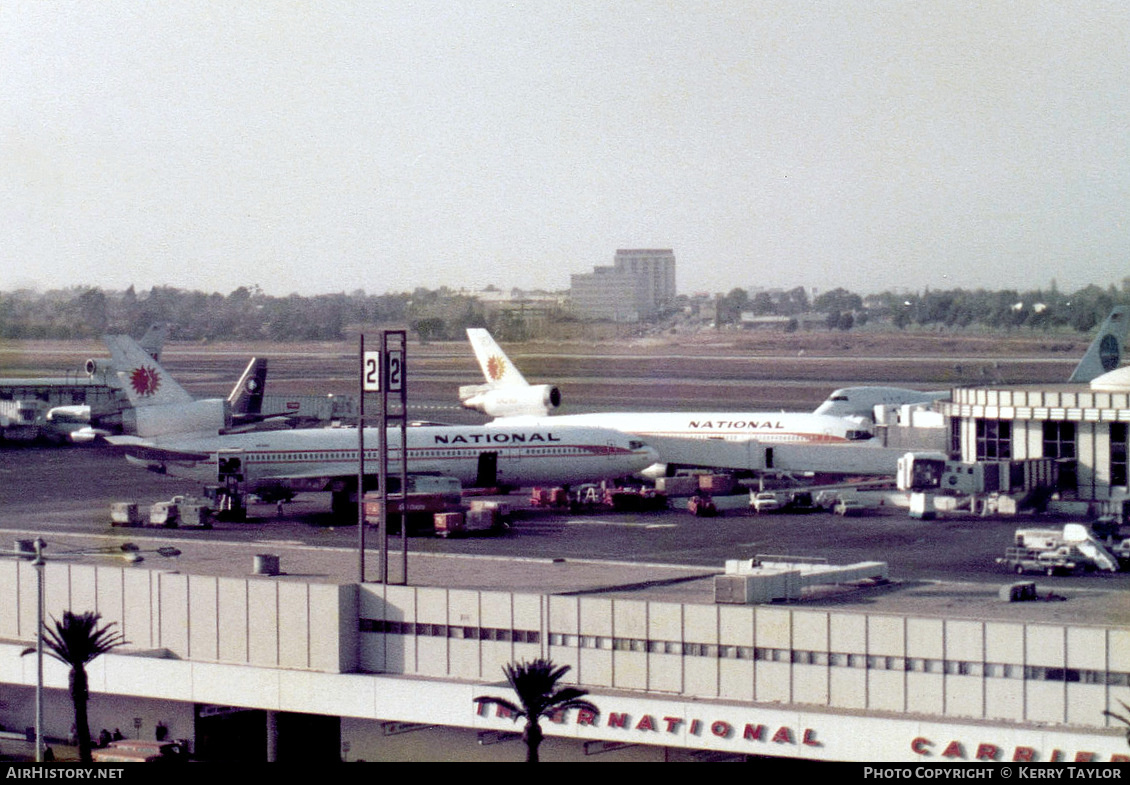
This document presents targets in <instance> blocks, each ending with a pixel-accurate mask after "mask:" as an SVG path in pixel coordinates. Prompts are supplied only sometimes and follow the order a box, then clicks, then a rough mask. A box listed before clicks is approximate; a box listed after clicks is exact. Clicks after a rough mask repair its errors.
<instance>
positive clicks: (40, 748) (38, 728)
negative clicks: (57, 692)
mask: <svg viewBox="0 0 1130 785" xmlns="http://www.w3.org/2000/svg"><path fill="white" fill-rule="evenodd" d="M18 544H19V545H21V546H24V547H20V548H17V549H16V550H14V551H0V555H6V556H15V557H17V558H20V559H26V558H27V557H28V555H29V554H28V551H27V549H26V541H20V543H18ZM46 546H47V543H46V542H44V541H43V538H42V537H36V538H35V540H33V541H32V547H33V549H34V556H33V558H32V561H31V566H32V567H34V568H35V762H36V763H42V762H43V753H44V746H45V745H44V743H43V568H44V567H45V566H46V564H47V560H46V559H45V558H43V549H44V548H45V547H46ZM144 552H145V553H156V554H158V555H160V556H164V557H166V558H171V557H174V556H180V551H179V550H177V549H176V548H171V547H163V548H155V549H153V550H149V551H144ZM141 553H142V551H141V549H140V548H138V547H137V546H136V545H134V544H133V543H132V542H127V543H122V545H120V546H118V547H116V548H112V547H111V548H99V549H96V550H86V551H84V550H77V551H63V552H61V553H60V554H59V555H60V556H75V557H77V556H116V555H120V556H121V557H122V558H123V559H125V560H126V561H128V562H130V563H131V564H136V563H137V562H140V561H142V559H143V557H142V556H141ZM30 653H31V652H30V650H29V651H25V652H24V654H30Z"/></svg>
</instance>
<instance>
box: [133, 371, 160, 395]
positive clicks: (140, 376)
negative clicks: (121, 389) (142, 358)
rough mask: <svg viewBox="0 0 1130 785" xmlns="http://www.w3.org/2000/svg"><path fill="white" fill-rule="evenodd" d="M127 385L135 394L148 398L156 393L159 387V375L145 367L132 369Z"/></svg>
mask: <svg viewBox="0 0 1130 785" xmlns="http://www.w3.org/2000/svg"><path fill="white" fill-rule="evenodd" d="M129 384H130V387H132V388H133V391H134V392H135V393H137V394H138V395H141V396H144V397H148V396H150V395H153V394H154V393H155V392H157V389H158V388H159V387H160V386H161V374H159V373H157V371H156V370H155V369H153V368H148V367H145V366H142V367H141V368H134V369H133V370H132V371H131V372H130V375H129Z"/></svg>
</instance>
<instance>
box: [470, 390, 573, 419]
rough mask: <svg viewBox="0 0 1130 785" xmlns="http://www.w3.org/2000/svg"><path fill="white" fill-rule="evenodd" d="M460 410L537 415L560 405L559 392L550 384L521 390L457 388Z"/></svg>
mask: <svg viewBox="0 0 1130 785" xmlns="http://www.w3.org/2000/svg"><path fill="white" fill-rule="evenodd" d="M459 399H460V402H461V403H462V404H463V406H464V407H466V408H468V409H474V410H475V411H479V412H482V413H483V414H487V415H490V416H491V417H515V416H519V415H535V416H540V415H543V414H549V413H550V412H551V411H553V410H554V409H556V408H557V407H559V406H560V405H561V391H560V390H558V389H557V388H556V387H555V386H553V385H552V384H533V385H528V386H525V387H517V386H516V387H488V386H486V385H476V386H471V387H460V388H459Z"/></svg>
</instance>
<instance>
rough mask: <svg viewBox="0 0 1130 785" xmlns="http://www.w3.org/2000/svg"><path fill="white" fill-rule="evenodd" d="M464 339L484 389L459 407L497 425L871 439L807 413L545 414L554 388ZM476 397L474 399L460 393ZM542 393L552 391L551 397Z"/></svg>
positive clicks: (762, 438)
mask: <svg viewBox="0 0 1130 785" xmlns="http://www.w3.org/2000/svg"><path fill="white" fill-rule="evenodd" d="M467 338H468V340H470V342H471V346H472V348H473V349H474V350H475V357H476V358H477V359H478V361H479V366H480V367H481V368H482V371H483V376H484V377H485V378H486V380H487V384H486V385H485V386H478V387H464V388H460V389H461V396H460V397H461V399H462V402H463V405H464V406H466V407H467V408H469V409H475V410H477V411H481V412H483V413H484V414H489V415H492V416H494V417H496V418H498V419H496V420H494V423H495V424H501V423H511V424H514V423H523V424H526V425H531V424H540V425H550V424H552V425H555V426H560V425H580V426H585V427H588V428H615V429H617V430H620V431H623V432H624V433H630V434H635V435H637V436H641V437H643V438H645V439H646V438H647V437H649V436H657V437H665V438H676V439H722V440H725V441H749V440H756V441H759V442H764V443H767V444H780V443H790V444H839V443H843V442H857V443H858V442H861V441H865V440H867V439H870V438H871V437H872V433H871V431H870V430H869V429H868V428H866V427H865V426H863V425H861V424H860V423H859V422H858V421H852V420H847V419H845V418H843V417H835V416H832V415H825V414H815V413H813V414H809V413H805V412H690V413H687V412H594V413H591V414H559V415H553V416H548V412H549V411H551V410H552V409H554V408H556V407H557V406H558V405H559V404H560V403H561V395H560V393H559V392H558V391H557V388H556V387H555V386H553V385H539V386H534V385H530V384H529V383H527V382H526V380H525V378H524V377H523V376H522V374H521V373H519V372H518V369H517V367H515V365H514V363H513V362H511V360H510V358H509V357H507V356H506V353H505V352H504V351H502V348H501V347H500V346H499V345H498V344H497V343H496V342H495V340H494V339H493V338H492V337H491V335H490V333H488V332H487V331H486V330H482V329H477V328H472V329H468V330H467ZM464 391H470V392H474V393H475V394H474V395H467V394H464ZM546 391H552V396H550V395H549V394H548V393H546Z"/></svg>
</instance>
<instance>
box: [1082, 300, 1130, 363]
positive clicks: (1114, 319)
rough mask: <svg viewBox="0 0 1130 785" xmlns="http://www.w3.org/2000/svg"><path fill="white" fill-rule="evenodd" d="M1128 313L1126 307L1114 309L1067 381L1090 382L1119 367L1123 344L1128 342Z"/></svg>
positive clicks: (1129, 321) (1120, 306) (1129, 320)
mask: <svg viewBox="0 0 1130 785" xmlns="http://www.w3.org/2000/svg"><path fill="white" fill-rule="evenodd" d="M1128 311H1130V309H1127V307H1126V306H1124V305H1117V306H1115V307H1114V310H1112V311H1111V312H1110V315H1109V316H1107V317H1106V321H1104V322H1103V323H1102V326H1101V327H1099V332H1098V334H1097V335H1095V340H1093V341H1091V345H1090V346H1089V347H1087V353H1086V354H1084V355H1083V359H1082V360H1080V361H1079V364H1078V365H1077V366H1075V371H1074V372H1073V373H1072V374H1071V377H1070V378H1069V379H1068V380H1067V381H1069V382H1089V381H1091V380H1093V379H1096V378H1098V377H1099V376H1102V375H1103V374H1104V373H1108V372H1110V371H1113V370H1114V369H1115V368H1117V367H1118V366H1119V364H1120V363H1121V362H1122V344H1123V343H1124V342H1125V340H1126V330H1127V327H1130V313H1128Z"/></svg>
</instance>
